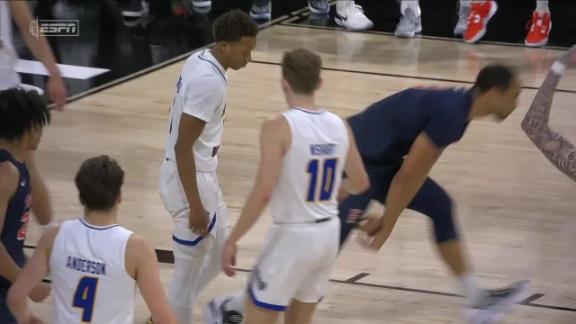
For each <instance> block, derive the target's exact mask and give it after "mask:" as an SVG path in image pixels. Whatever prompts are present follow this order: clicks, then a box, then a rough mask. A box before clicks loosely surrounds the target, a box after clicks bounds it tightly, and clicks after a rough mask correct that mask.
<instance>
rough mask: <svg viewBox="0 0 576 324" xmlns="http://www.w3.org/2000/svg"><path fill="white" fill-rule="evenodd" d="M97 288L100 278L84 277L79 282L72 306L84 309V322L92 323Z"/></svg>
mask: <svg viewBox="0 0 576 324" xmlns="http://www.w3.org/2000/svg"><path fill="white" fill-rule="evenodd" d="M97 288H98V278H94V277H82V278H81V279H80V281H79V282H78V287H76V292H74V302H73V304H72V306H74V307H78V308H81V309H82V322H85V323H90V322H91V321H92V314H93V313H94V301H95V299H96V290H97Z"/></svg>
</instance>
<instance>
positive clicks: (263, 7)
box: [250, 0, 272, 20]
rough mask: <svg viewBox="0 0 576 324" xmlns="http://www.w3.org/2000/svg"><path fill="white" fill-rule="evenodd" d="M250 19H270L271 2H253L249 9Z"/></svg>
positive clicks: (265, 0) (267, 0)
mask: <svg viewBox="0 0 576 324" xmlns="http://www.w3.org/2000/svg"><path fill="white" fill-rule="evenodd" d="M250 17H252V19H254V20H270V19H272V0H254V1H253V2H252V7H251V8H250Z"/></svg>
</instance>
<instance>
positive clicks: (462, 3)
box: [460, 0, 472, 10]
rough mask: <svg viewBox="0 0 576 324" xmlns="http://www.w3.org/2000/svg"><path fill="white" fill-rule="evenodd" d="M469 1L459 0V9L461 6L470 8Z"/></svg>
mask: <svg viewBox="0 0 576 324" xmlns="http://www.w3.org/2000/svg"><path fill="white" fill-rule="evenodd" d="M471 2H472V1H471V0H460V10H462V8H470V3H471Z"/></svg>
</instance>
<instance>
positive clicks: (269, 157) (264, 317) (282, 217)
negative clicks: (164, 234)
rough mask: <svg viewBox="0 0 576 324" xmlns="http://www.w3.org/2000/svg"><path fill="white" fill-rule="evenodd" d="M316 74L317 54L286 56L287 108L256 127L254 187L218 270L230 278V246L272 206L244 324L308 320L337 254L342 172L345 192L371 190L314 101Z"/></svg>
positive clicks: (345, 136) (352, 150) (344, 133)
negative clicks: (281, 318)
mask: <svg viewBox="0 0 576 324" xmlns="http://www.w3.org/2000/svg"><path fill="white" fill-rule="evenodd" d="M320 69H321V60H320V57H319V56H318V55H316V54H314V53H312V52H310V51H308V50H306V49H296V50H292V51H290V52H287V53H285V54H284V58H283V59H282V89H283V91H284V95H285V97H286V102H287V103H288V105H289V107H290V109H289V110H288V111H286V112H284V113H283V114H281V115H280V116H278V117H276V118H275V119H273V120H269V121H266V122H265V123H264V125H263V126H262V131H261V135H260V145H261V152H260V166H259V169H258V175H257V179H256V184H255V186H254V188H253V189H252V192H251V193H250V195H249V197H248V200H247V202H246V204H245V206H244V209H243V210H242V214H241V215H240V219H239V220H238V223H236V226H235V227H234V229H233V230H232V233H231V234H230V238H229V239H228V241H227V242H226V246H225V249H224V252H223V270H224V272H225V273H226V274H228V275H234V268H233V266H234V264H235V258H236V252H237V247H236V243H237V242H238V240H239V239H240V238H241V237H242V236H243V235H244V234H246V232H248V230H249V229H250V228H251V227H252V226H253V225H254V224H255V223H256V221H257V220H258V218H259V217H260V215H261V213H262V212H263V210H264V209H265V208H266V205H267V204H268V202H270V204H271V212H272V216H273V221H274V224H273V225H272V229H271V230H270V233H269V240H268V243H267V245H266V248H265V250H264V252H263V253H262V254H261V255H260V258H259V260H258V262H257V263H256V265H255V267H254V269H253V271H252V275H251V279H250V281H249V283H248V289H247V291H248V294H249V297H250V298H249V301H248V302H247V304H246V313H245V316H246V317H245V323H248V324H260V323H275V322H276V320H277V318H278V316H279V314H280V312H283V311H286V316H285V321H284V322H285V323H290V324H307V323H310V322H311V320H312V315H313V313H314V310H315V309H316V305H317V304H318V302H320V300H321V299H322V297H324V295H325V294H326V291H327V289H328V284H329V275H330V271H331V268H332V266H333V264H334V261H335V259H336V255H337V254H338V246H339V237H340V221H339V219H338V205H337V201H336V196H337V194H336V193H337V192H338V190H339V188H340V187H341V183H342V173H343V171H345V172H346V175H347V178H346V180H345V181H344V183H343V184H344V186H343V187H344V188H345V189H346V190H347V191H349V192H357V193H358V192H363V191H364V190H366V189H367V188H368V185H369V182H368V176H367V174H366V172H365V170H364V166H363V164H362V160H361V158H360V155H359V153H358V150H357V148H356V144H355V142H354V138H353V136H352V133H351V132H350V130H349V129H348V127H347V124H346V123H345V122H344V121H343V120H342V119H341V118H340V117H338V116H337V115H334V114H332V113H330V112H328V111H326V110H324V109H321V108H319V107H318V106H316V104H315V101H314V93H315V92H316V90H317V89H318V87H319V86H320V84H321V79H320Z"/></svg>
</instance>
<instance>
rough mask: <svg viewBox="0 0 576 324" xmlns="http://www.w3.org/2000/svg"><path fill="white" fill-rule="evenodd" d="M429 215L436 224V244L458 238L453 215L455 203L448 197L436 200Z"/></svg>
mask: <svg viewBox="0 0 576 324" xmlns="http://www.w3.org/2000/svg"><path fill="white" fill-rule="evenodd" d="M427 214H428V216H429V217H430V218H431V219H432V222H433V224H434V235H435V237H436V242H438V243H441V242H446V241H450V240H454V239H456V238H457V232H456V226H455V224H454V215H453V214H454V203H453V201H452V199H451V198H450V197H449V196H448V195H445V196H443V197H442V198H440V199H437V200H435V201H434V203H433V204H432V206H431V208H430V211H429V212H428V213H427Z"/></svg>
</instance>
